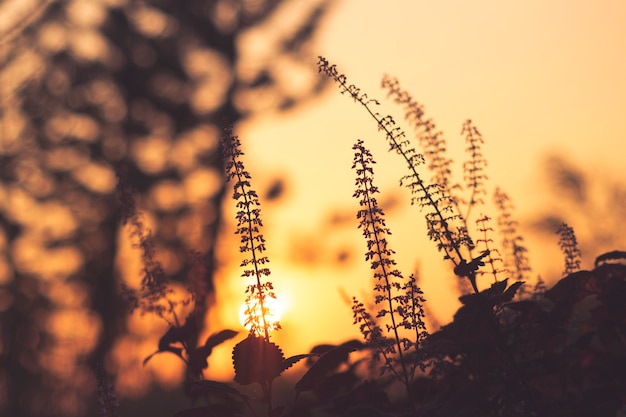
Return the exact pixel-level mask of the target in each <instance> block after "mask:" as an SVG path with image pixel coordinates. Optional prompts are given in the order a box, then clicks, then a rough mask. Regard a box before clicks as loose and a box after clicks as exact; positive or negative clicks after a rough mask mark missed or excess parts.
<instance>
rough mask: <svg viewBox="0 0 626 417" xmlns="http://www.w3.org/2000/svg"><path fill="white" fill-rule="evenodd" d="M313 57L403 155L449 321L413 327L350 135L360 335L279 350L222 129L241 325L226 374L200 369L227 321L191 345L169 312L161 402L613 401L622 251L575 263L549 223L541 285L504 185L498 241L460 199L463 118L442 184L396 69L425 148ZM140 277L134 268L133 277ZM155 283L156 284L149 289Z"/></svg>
mask: <svg viewBox="0 0 626 417" xmlns="http://www.w3.org/2000/svg"><path fill="white" fill-rule="evenodd" d="M319 69H320V71H321V72H323V73H324V74H325V75H326V76H328V77H330V78H331V79H332V80H334V81H335V82H336V83H337V85H338V86H339V89H340V92H341V93H343V94H346V95H348V96H350V97H351V98H352V99H353V100H354V101H355V102H356V103H358V104H360V105H362V106H363V107H364V108H365V110H366V111H367V112H369V114H370V115H371V116H372V118H373V119H374V121H375V122H376V124H377V126H378V128H379V130H380V131H381V132H382V134H383V135H384V136H385V138H386V139H387V141H388V143H389V147H390V150H391V151H393V152H396V153H397V154H398V155H399V157H400V158H402V159H403V160H404V162H405V163H406V166H407V168H408V172H409V173H408V175H407V176H405V177H404V178H403V179H402V183H403V184H404V185H405V186H407V187H409V188H410V189H411V191H412V194H413V199H414V203H415V205H417V206H418V207H419V209H420V210H421V212H422V213H423V214H424V218H425V220H426V225H427V230H428V234H429V237H430V239H431V240H432V241H433V242H434V244H435V245H437V247H438V249H439V251H440V252H441V253H442V257H443V260H444V261H445V262H448V263H449V264H450V278H451V279H457V280H462V281H465V282H466V283H467V284H468V285H465V286H463V285H461V288H464V294H463V295H462V296H461V297H460V301H461V303H462V306H461V307H460V308H459V310H458V311H457V312H456V314H455V315H454V319H453V321H452V322H451V323H449V324H446V325H444V326H442V327H441V328H439V329H438V330H436V331H434V332H433V333H429V331H428V329H427V326H426V319H427V318H426V315H425V310H424V303H425V299H424V294H423V292H422V291H421V289H420V287H419V285H418V277H417V276H416V275H415V274H413V275H411V276H409V277H408V278H407V277H405V276H404V275H403V273H402V272H401V271H399V270H398V269H397V268H396V263H395V262H394V260H393V256H394V253H395V252H394V251H393V250H392V249H391V248H390V247H389V245H388V242H387V239H386V237H387V235H388V234H389V233H390V230H389V229H388V227H387V226H386V224H385V214H384V212H383V210H382V209H381V208H380V207H379V205H378V202H377V200H376V195H377V194H378V192H379V191H378V189H377V187H376V186H375V185H374V179H375V174H374V169H373V166H374V164H375V161H374V158H373V156H372V154H371V153H370V151H369V150H368V149H367V148H366V147H365V144H364V142H363V141H362V140H358V141H357V142H356V144H355V145H354V147H353V149H354V160H353V169H354V171H355V174H356V180H355V185H356V190H355V192H354V197H355V198H357V199H358V201H359V204H360V207H361V209H360V210H359V211H358V212H357V215H356V217H357V220H358V223H357V225H358V227H359V228H360V229H361V230H362V233H363V235H364V237H365V241H366V248H367V250H366V252H365V260H366V261H367V262H369V263H370V264H371V269H372V271H373V275H374V278H375V286H374V288H373V298H374V299H373V303H370V302H365V303H364V302H363V301H360V300H357V299H356V298H354V303H353V308H352V309H353V314H354V324H355V325H356V326H358V327H359V329H360V330H361V333H362V335H363V340H347V341H345V342H344V343H342V344H339V345H319V346H316V347H314V348H313V349H312V350H311V352H309V353H306V354H299V355H295V356H291V357H285V355H284V353H283V350H282V349H281V347H279V346H278V345H276V344H275V343H274V342H272V339H271V334H272V333H271V331H275V330H280V324H279V323H277V322H271V321H269V309H268V307H267V301H268V300H269V299H271V298H274V297H275V296H274V292H273V291H274V289H273V286H272V283H271V281H270V270H269V268H268V263H269V259H268V258H267V257H266V256H265V255H264V252H265V250H266V247H265V244H266V242H265V240H264V238H263V234H262V221H261V211H260V202H259V197H258V195H257V193H256V192H255V191H254V189H253V187H252V179H251V176H250V174H249V173H248V172H247V171H246V169H245V166H244V162H243V160H242V157H243V152H242V151H241V143H240V141H239V139H238V137H237V136H235V135H234V134H233V131H232V129H231V128H226V129H225V130H224V135H223V138H222V155H223V157H224V161H225V170H226V179H227V180H228V181H230V182H231V184H232V190H233V194H232V196H233V199H234V200H235V202H236V206H237V209H238V211H237V216H236V218H237V223H238V224H237V229H236V234H237V235H239V237H240V241H241V246H240V252H241V254H242V256H243V260H242V263H241V267H242V276H243V277H250V276H252V277H254V278H255V283H254V284H252V285H250V286H248V287H247V288H246V294H247V299H246V306H247V308H246V320H247V324H248V325H249V329H250V330H249V333H248V335H247V336H245V337H243V339H241V340H240V341H239V342H238V343H237V344H236V346H235V348H234V349H233V352H232V359H233V367H234V372H235V378H234V384H226V383H222V382H217V381H211V380H206V379H204V378H203V374H202V369H204V368H206V366H207V362H206V358H207V357H208V356H209V355H210V354H211V352H212V349H213V348H214V347H215V346H216V345H217V344H220V343H222V342H224V341H225V340H227V339H230V338H233V337H236V336H237V335H236V333H235V332H232V331H230V330H222V331H220V332H217V333H215V334H213V335H211V336H209V337H208V338H207V339H206V341H204V343H203V344H200V345H199V346H196V345H192V344H189V343H188V340H193V334H194V332H196V331H197V329H196V328H195V327H194V326H193V325H192V323H193V320H194V315H193V313H192V314H190V315H189V316H188V318H187V319H186V321H185V322H184V323H182V322H177V323H173V324H172V325H171V327H170V328H169V330H168V331H167V332H166V333H165V334H164V335H163V337H162V338H161V340H160V343H159V346H158V353H161V352H169V353H173V354H176V355H178V356H179V357H180V358H181V359H182V360H183V361H185V362H186V364H187V367H188V373H187V379H186V382H185V385H184V390H185V392H186V394H187V395H188V396H189V397H190V398H191V399H192V400H193V402H194V404H195V405H194V406H193V407H192V408H189V409H186V410H183V411H180V412H179V413H178V414H176V415H177V416H180V417H195V416H217V415H220V416H239V415H252V416H261V415H266V416H318V415H319V416H325V415H329V416H335V415H336V416H357V415H358V416H619V415H623V412H624V398H625V395H626V349H625V348H626V346H625V342H626V340H625V339H624V334H625V333H624V332H625V331H626V311H625V309H626V306H625V304H624V303H623V300H624V298H625V297H626V265H625V264H624V262H626V253H624V252H619V251H615V252H610V253H606V254H604V255H601V256H599V257H598V258H597V259H596V263H595V268H594V269H593V270H591V271H581V270H580V261H581V253H580V250H579V249H578V242H577V239H576V236H575V234H574V230H573V229H572V228H571V227H570V226H568V225H567V224H562V225H561V226H560V227H559V229H558V245H559V246H560V248H561V250H562V253H563V259H564V267H563V278H562V279H561V280H560V281H558V282H557V283H556V284H555V285H554V286H552V288H549V289H547V288H546V287H545V284H544V283H543V281H542V280H541V279H536V280H533V281H534V282H531V278H530V275H531V270H530V266H529V261H528V257H527V251H526V249H525V248H524V241H523V239H522V238H521V236H519V234H518V233H517V227H516V226H517V224H516V222H515V220H513V217H512V212H511V203H510V200H509V199H508V197H507V196H506V194H504V193H503V192H502V191H501V190H498V191H497V192H496V193H495V195H494V199H495V205H496V207H497V208H498V209H499V211H500V215H499V219H498V221H497V224H498V226H499V228H500V232H501V236H502V239H501V240H502V242H501V245H498V244H496V243H495V242H494V240H493V235H494V234H495V232H494V230H493V229H492V228H491V226H490V225H491V219H490V218H489V217H487V216H485V215H482V214H479V215H474V214H473V213H474V212H475V210H477V209H480V208H481V207H482V206H484V201H483V198H484V197H485V194H486V192H485V187H484V185H485V181H486V179H487V177H486V175H485V172H484V167H485V161H484V159H483V157H482V152H481V144H482V137H481V135H480V133H479V131H478V130H477V128H476V127H474V126H473V125H472V124H471V122H470V121H467V122H466V123H465V124H464V127H463V133H464V134H465V136H466V143H467V151H468V155H469V158H468V161H467V162H466V163H464V164H463V171H464V179H465V183H464V184H462V185H461V184H455V183H453V182H452V181H453V180H452V176H451V162H450V161H449V160H448V159H446V156H445V149H446V143H445V140H444V139H443V137H442V135H441V133H440V132H438V131H436V130H435V127H434V124H433V122H432V121H431V120H428V119H425V118H424V111H423V107H422V106H421V105H419V104H418V103H417V102H415V101H414V100H413V99H412V97H411V96H410V95H409V94H408V93H407V92H405V91H403V90H402V88H401V87H400V85H399V83H398V82H397V81H396V80H394V79H391V78H388V77H385V78H384V80H383V88H385V89H386V90H387V92H388V93H389V96H390V97H391V98H392V99H393V100H394V101H395V102H397V103H399V104H401V105H403V106H404V108H405V110H406V116H407V120H408V121H409V122H410V123H411V124H412V125H413V126H414V128H415V129H416V131H417V136H418V138H419V139H420V142H421V145H422V147H423V149H424V150H425V152H424V154H426V155H428V157H424V156H422V155H423V154H421V153H418V152H417V151H416V150H415V148H413V145H412V144H411V141H410V140H408V139H407V138H406V136H405V133H404V131H403V130H401V129H400V128H399V127H398V126H397V124H396V122H395V121H394V120H393V118H392V117H391V116H382V115H380V114H379V113H377V112H376V106H377V104H378V102H377V101H376V100H374V99H370V98H368V96H367V95H366V94H364V93H363V92H361V91H360V90H359V89H358V88H357V87H356V86H354V85H351V84H349V83H348V82H347V79H346V77H345V76H344V75H342V74H340V73H339V72H338V71H337V70H336V68H335V67H334V66H332V65H330V64H329V63H328V62H327V61H326V60H324V59H323V58H320V61H319ZM426 160H430V161H434V162H430V164H429V166H428V168H429V169H430V172H431V173H432V174H433V180H432V181H431V180H428V181H427V180H425V179H423V177H422V174H421V173H420V169H419V166H421V165H422V164H424V162H425V161H426ZM435 181H437V182H435ZM471 218H475V221H474V225H472V224H471V223H470V219H471ZM556 241H557V239H556V237H555V244H556ZM141 246H142V247H144V249H145V248H148V247H149V239H141ZM498 247H500V248H501V249H498ZM144 253H146V254H147V255H146V259H145V263H146V265H153V262H154V260H153V259H152V257H151V256H150V254H149V252H144ZM150 285H152V284H151V281H149V280H147V281H145V282H144V286H143V288H144V289H147V290H149V289H150V288H151V287H150ZM148 292H149V293H150V294H152V292H150V291H148ZM157 293H158V295H159V297H165V298H167V295H166V293H165V292H164V291H160V292H157ZM148 301H149V303H148V305H155V303H156V300H150V299H148ZM170 306H171V304H170ZM158 314H163V312H158ZM149 359H150V358H147V359H146V360H149ZM300 361H305V363H306V370H305V372H304V373H303V374H301V376H300V377H299V379H298V380H297V381H295V382H293V383H288V384H287V386H285V385H284V384H282V385H280V387H281V388H280V390H279V391H278V392H277V391H276V390H275V389H274V387H275V386H276V383H275V381H276V380H277V379H279V378H282V377H281V375H282V374H283V372H284V371H285V370H287V369H289V368H291V367H292V366H294V365H295V364H296V363H298V362H300ZM250 387H252V388H250ZM255 387H256V388H258V389H255ZM104 392H105V393H109V395H110V393H111V391H110V390H109V391H107V390H104ZM117 412H118V410H117V408H116V407H115V406H109V407H108V408H106V414H107V415H117Z"/></svg>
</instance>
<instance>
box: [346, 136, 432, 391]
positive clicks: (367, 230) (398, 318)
mask: <svg viewBox="0 0 626 417" xmlns="http://www.w3.org/2000/svg"><path fill="white" fill-rule="evenodd" d="M353 149H354V151H355V154H354V162H353V164H352V169H354V170H355V171H356V174H357V178H356V186H357V189H356V191H355V192H354V197H355V198H357V199H359V204H360V205H361V209H360V210H359V211H358V213H357V219H359V228H360V229H362V231H363V236H364V237H365V239H366V242H367V252H366V253H365V260H366V261H369V262H370V264H371V268H372V269H373V270H374V278H375V279H376V284H375V285H374V292H375V297H374V299H375V303H376V305H379V304H380V305H381V306H380V309H379V310H378V312H377V314H376V317H375V318H374V317H372V316H371V315H370V314H369V313H368V312H367V310H366V308H365V306H364V305H363V303H361V302H359V301H358V300H357V299H356V298H354V299H353V306H352V311H353V314H354V323H355V324H358V325H359V328H360V330H361V333H362V334H363V337H364V338H365V340H366V341H367V343H368V344H369V345H370V346H372V347H373V348H374V350H375V352H376V355H375V357H378V356H379V355H381V356H382V357H383V358H384V364H383V366H384V367H383V372H384V371H385V370H387V371H390V372H391V373H392V374H393V375H394V376H395V377H396V378H397V379H398V380H399V381H401V382H402V383H403V384H404V386H405V387H406V390H407V393H408V394H409V396H410V387H411V385H412V383H413V381H414V378H415V370H416V368H417V366H418V362H413V363H411V362H409V360H408V359H407V358H406V355H407V353H408V352H409V351H411V350H414V351H417V350H418V349H419V347H420V344H421V342H422V341H423V340H424V339H425V338H426V337H427V335H428V332H427V330H426V325H425V323H424V310H423V308H422V304H423V303H424V301H425V300H424V298H423V296H422V294H423V293H422V291H421V289H420V288H419V287H418V286H417V284H416V282H415V278H414V277H413V276H411V278H410V279H409V280H408V281H405V280H404V277H403V276H402V273H401V272H400V271H399V270H398V269H396V262H395V261H394V260H393V258H392V255H393V254H394V251H393V250H392V249H390V248H389V246H388V242H387V238H386V236H387V235H389V234H391V232H390V230H389V228H387V226H386V225H385V219H384V212H383V210H382V209H381V208H380V207H379V206H378V202H377V201H376V197H375V194H376V193H378V188H377V187H376V186H375V185H374V183H373V176H374V170H373V168H372V165H373V164H374V163H375V161H374V159H373V158H372V155H371V153H370V152H369V150H367V149H366V148H365V147H364V146H363V142H362V141H358V142H357V143H356V144H355V145H354V146H353ZM385 318H387V319H388V321H389V322H390V323H387V324H385V327H386V332H387V333H390V332H391V333H392V337H391V338H388V337H387V336H386V335H385V332H383V330H382V328H381V326H380V324H379V323H378V320H379V319H380V320H385ZM402 330H408V331H410V332H413V333H414V336H415V338H414V339H409V338H408V337H405V336H402V335H401V332H402ZM414 357H417V355H414Z"/></svg>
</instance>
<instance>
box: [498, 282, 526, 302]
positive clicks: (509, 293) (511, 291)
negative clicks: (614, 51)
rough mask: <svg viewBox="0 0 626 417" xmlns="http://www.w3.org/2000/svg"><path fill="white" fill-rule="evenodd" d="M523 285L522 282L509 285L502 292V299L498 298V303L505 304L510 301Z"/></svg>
mask: <svg viewBox="0 0 626 417" xmlns="http://www.w3.org/2000/svg"><path fill="white" fill-rule="evenodd" d="M523 284H524V281H517V282H514V283H513V285H511V286H510V287H509V288H507V289H506V290H505V291H504V293H503V294H502V298H500V302H502V303H506V302H507V301H511V300H512V299H513V297H515V293H517V290H518V289H519V287H521V286H522V285H523Z"/></svg>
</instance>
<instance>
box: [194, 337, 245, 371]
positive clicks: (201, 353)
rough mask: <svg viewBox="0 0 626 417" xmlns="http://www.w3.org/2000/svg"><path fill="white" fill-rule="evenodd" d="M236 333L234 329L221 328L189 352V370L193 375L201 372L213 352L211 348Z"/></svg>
mask: <svg viewBox="0 0 626 417" xmlns="http://www.w3.org/2000/svg"><path fill="white" fill-rule="evenodd" d="M236 335H237V332H236V331H234V330H222V331H221V332H218V333H215V334H212V335H211V336H209V337H208V338H207V340H206V342H204V345H203V346H199V347H197V348H195V349H194V350H192V351H191V352H190V353H189V370H190V372H192V373H193V374H195V375H198V374H201V373H202V370H203V369H205V368H206V367H207V366H208V362H207V358H208V357H209V355H211V353H212V352H213V348H214V347H215V346H217V345H219V344H221V343H223V342H225V341H226V340H228V339H232V338H233V337H235V336H236Z"/></svg>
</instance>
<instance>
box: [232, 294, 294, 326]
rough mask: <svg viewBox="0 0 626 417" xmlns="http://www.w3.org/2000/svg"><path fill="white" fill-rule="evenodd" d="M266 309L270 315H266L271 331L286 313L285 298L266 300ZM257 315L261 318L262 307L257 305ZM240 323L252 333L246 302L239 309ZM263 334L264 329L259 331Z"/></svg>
mask: <svg viewBox="0 0 626 417" xmlns="http://www.w3.org/2000/svg"><path fill="white" fill-rule="evenodd" d="M265 307H266V308H267V310H268V313H269V314H266V315H265V320H266V321H267V324H268V327H269V329H270V330H271V329H273V328H274V327H275V326H274V324H276V323H278V322H280V318H281V317H282V315H283V313H284V312H285V310H286V308H287V305H286V303H285V301H284V298H282V297H277V298H266V299H265ZM255 313H256V314H255V315H256V316H259V317H260V316H261V306H259V305H257V308H256V311H255ZM239 322H240V323H241V325H242V326H244V327H245V328H246V329H247V330H248V331H250V327H251V326H250V323H248V324H246V303H245V301H244V302H243V303H242V304H241V307H240V308H239ZM262 332H263V329H257V333H262ZM259 335H262V334H259Z"/></svg>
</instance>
